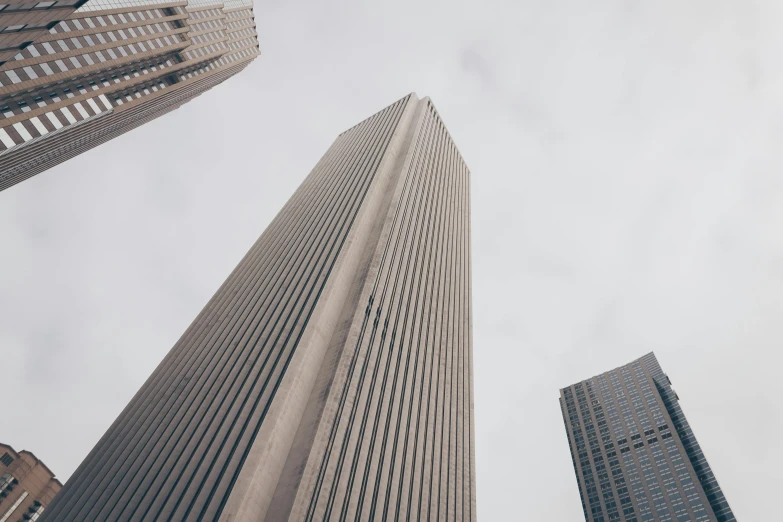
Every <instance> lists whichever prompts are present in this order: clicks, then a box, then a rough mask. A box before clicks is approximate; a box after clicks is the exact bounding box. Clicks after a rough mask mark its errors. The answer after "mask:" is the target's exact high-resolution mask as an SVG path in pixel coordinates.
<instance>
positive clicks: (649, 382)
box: [560, 353, 736, 522]
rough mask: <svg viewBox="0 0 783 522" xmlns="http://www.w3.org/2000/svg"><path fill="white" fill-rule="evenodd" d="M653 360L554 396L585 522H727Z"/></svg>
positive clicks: (726, 510)
mask: <svg viewBox="0 0 783 522" xmlns="http://www.w3.org/2000/svg"><path fill="white" fill-rule="evenodd" d="M679 400H680V398H679V397H678V396H677V394H676V393H675V392H674V390H673V389H672V387H671V381H670V380H669V377H668V376H667V375H666V374H664V373H663V370H662V369H661V367H660V365H659V364H658V360H657V359H656V358H655V355H654V354H652V353H649V354H647V355H645V356H644V357H642V358H641V359H637V360H635V361H633V362H632V363H630V364H626V365H625V366H621V367H619V368H617V369H615V370H611V371H608V372H606V373H603V374H601V375H598V376H596V377H593V378H592V379H587V380H586V381H582V382H580V383H578V384H574V385H573V386H569V387H568V388H563V389H562V390H560V407H561V409H562V411H563V419H564V421H565V426H566V432H567V433H568V444H569V446H570V447H571V458H572V460H573V463H574V469H575V471H576V479H577V482H578V484H579V495H580V496H581V497H582V509H583V510H584V514H585V520H587V521H588V522H608V521H610V520H618V521H625V522H637V521H638V522H647V521H656V522H659V521H660V522H686V521H691V522H708V521H709V522H733V521H734V520H736V519H735V518H734V514H733V513H732V511H731V508H730V507H729V504H728V502H727V501H726V498H725V497H724V496H723V491H721V488H720V486H719V485H718V481H717V480H716V479H715V475H714V474H713V473H712V470H711V469H710V465H709V464H708V463H707V459H706V458H705V457H704V453H702V451H701V448H700V447H699V443H698V442H697V441H696V437H695V436H694V435H693V432H692V431H691V428H690V426H689V425H688V420H687V419H686V418H685V414H683V412H682V409H681V408H680V404H679V402H678V401H679Z"/></svg>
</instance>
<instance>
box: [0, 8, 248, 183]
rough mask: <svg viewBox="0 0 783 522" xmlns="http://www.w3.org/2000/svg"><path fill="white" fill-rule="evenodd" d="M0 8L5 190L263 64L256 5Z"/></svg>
mask: <svg viewBox="0 0 783 522" xmlns="http://www.w3.org/2000/svg"><path fill="white" fill-rule="evenodd" d="M17 1H18V2H19V3H15V4H7V5H0V190H3V189H5V188H8V187H10V186H11V185H14V184H16V183H19V182H20V181H22V180H24V179H26V178H29V177H30V176H33V175H35V174H37V173H40V172H42V171H44V170H46V169H47V168H49V167H51V166H53V165H56V164H58V163H61V162H63V161H65V160H67V159H69V158H71V157H73V156H76V155H78V154H80V153H82V152H84V151H86V150H89V149H91V148H92V147H95V146H96V145H99V144H101V143H103V142H105V141H108V140H110V139H111V138H113V137H115V136H118V135H119V134H122V133H124V132H127V131H129V130H131V129H134V128H136V127H138V126H139V125H142V124H144V123H146V122H148V121H150V120H152V119H154V118H157V117H158V116H161V115H163V114H165V113H167V112H169V111H171V110H173V109H176V108H177V107H179V106H180V105H182V104H183V103H186V102H187V101H189V100H191V99H193V98H194V97H196V96H198V95H199V94H201V93H202V92H204V91H206V90H208V89H210V88H211V87H214V86H215V85H217V84H219V83H220V82H222V81H224V80H225V79H227V78H229V77H230V76H233V75H234V74H236V73H238V72H239V71H241V70H242V69H243V68H244V67H246V66H247V65H248V63H249V62H250V61H252V60H253V59H254V58H255V57H256V56H258V54H259V50H258V39H257V35H256V30H255V20H254V18H253V5H252V1H251V0H225V1H221V0H190V1H184V0H180V1H166V0H88V1H87V2H85V1H84V0H57V1H47V2H40V1H27V0H17Z"/></svg>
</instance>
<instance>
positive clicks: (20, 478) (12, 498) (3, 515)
mask: <svg viewBox="0 0 783 522" xmlns="http://www.w3.org/2000/svg"><path fill="white" fill-rule="evenodd" d="M62 487H63V485H62V483H61V482H60V481H59V480H58V479H56V478H55V477H54V473H52V470H50V469H49V467H48V466H46V464H44V463H43V462H42V461H41V459H39V458H38V457H36V456H35V455H34V454H33V453H32V452H31V451H27V450H22V451H18V452H17V451H16V450H14V448H13V447H11V446H9V445H8V444H3V443H0V521H2V522H16V521H17V520H21V521H24V520H37V519H38V518H39V517H40V516H41V515H42V514H43V512H44V510H45V509H46V506H48V505H49V503H50V502H51V501H52V500H53V499H54V497H55V495H57V493H59V491H60V490H61V489H62Z"/></svg>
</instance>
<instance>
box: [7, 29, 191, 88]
mask: <svg viewBox="0 0 783 522" xmlns="http://www.w3.org/2000/svg"><path fill="white" fill-rule="evenodd" d="M177 43H179V41H178V40H177V39H176V37H175V36H174V35H172V36H171V37H169V36H164V37H162V38H155V39H151V40H145V41H144V42H137V43H135V44H126V45H125V46H122V45H120V46H118V47H115V48H113V49H104V50H103V51H94V52H91V53H85V54H82V55H79V56H71V57H68V58H63V59H57V60H54V61H52V62H42V63H39V64H35V65H30V66H26V67H22V68H20V69H9V70H7V71H4V74H5V76H7V77H8V79H9V80H10V81H11V83H14V84H16V83H21V82H24V81H28V80H34V79H36V78H39V77H41V76H49V75H52V74H55V73H59V72H66V71H69V70H73V69H80V68H82V67H89V66H91V65H95V64H96V63H103V62H106V61H108V60H117V59H120V58H124V57H128V56H131V55H134V54H139V53H145V52H150V51H154V50H156V49H162V48H165V47H168V46H171V45H175V44H177ZM0 78H2V76H0ZM0 85H2V81H0Z"/></svg>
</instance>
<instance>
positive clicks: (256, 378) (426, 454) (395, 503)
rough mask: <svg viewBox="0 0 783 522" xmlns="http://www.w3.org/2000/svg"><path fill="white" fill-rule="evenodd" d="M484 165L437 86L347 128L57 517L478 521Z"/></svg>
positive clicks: (108, 440)
mask: <svg viewBox="0 0 783 522" xmlns="http://www.w3.org/2000/svg"><path fill="white" fill-rule="evenodd" d="M472 388H473V381H472V326H471V276H470V207H469V171H468V169H467V167H466V165H465V163H464V161H463V160H462V157H461V156H460V154H459V152H458V151H457V149H456V147H455V145H454V143H453V142H452V140H451V138H450V137H449V134H448V132H447V130H446V128H445V126H444V125H443V122H442V121H441V119H440V117H439V116H438V113H437V112H436V110H435V108H434V106H433V105H432V103H431V102H430V100H429V99H427V98H425V99H423V100H419V99H418V98H417V97H416V96H415V95H413V94H411V95H409V96H406V97H405V98H403V99H401V100H399V101H398V102H396V103H394V104H392V105H391V106H389V107H387V108H386V109H384V110H382V111H381V112H379V113H377V114H375V115H374V116H372V117H371V118H369V119H367V120H365V121H363V122H361V123H360V124H358V125H356V126H355V127H353V128H351V129H349V130H348V131H346V132H344V133H343V134H341V135H340V136H339V137H338V138H337V139H336V141H335V142H334V144H333V145H332V146H331V148H330V149H329V150H328V151H327V153H326V154H325V155H324V157H323V158H322V159H321V160H320V161H319V163H318V164H317V165H316V166H315V168H314V169H313V171H312V172H311V173H310V175H309V176H308V177H307V178H306V180H305V181H304V182H303V184H302V185H301V186H300V187H299V189H298V190H297V191H296V192H295V193H294V195H293V196H292V197H291V199H290V200H289V201H288V203H287V204H286V205H285V206H284V207H283V209H282V210H281V211H280V213H279V214H278V215H277V217H276V218H275V219H274V220H273V221H272V223H271V224H270V225H269V227H268V228H267V229H266V230H265V231H264V233H263V234H262V235H261V237H260V238H259V239H258V241H257V242H256V244H255V245H254V246H253V247H252V248H251V249H250V251H249V252H248V253H247V255H246V256H245V258H244V259H243V260H242V261H241V262H240V263H239V265H238V266H237V268H236V269H235V270H234V272H233V273H232V274H231V275H230V276H229V278H228V279H227V280H226V282H225V283H224V284H223V286H221V288H220V289H219V290H218V292H217V293H216V294H215V296H214V297H213V298H212V299H211V300H210V302H209V303H208V304H207V306H206V307H205V308H204V309H203V310H202V312H201V313H200V314H199V316H198V317H197V318H196V319H195V321H194V322H193V323H192V325H191V326H190V327H189V328H188V330H187V331H186V332H185V333H184V335H183V336H182V338H181V339H180V340H179V341H178V342H177V344H176V345H175V346H174V348H173V349H172V350H171V351H170V352H169V354H168V355H167V356H166V357H165V359H164V360H163V361H162V362H161V364H160V365H159V366H158V368H157V369H156V370H155V371H154V373H153V374H152V376H151V377H150V378H149V379H148V380H147V382H146V383H145V384H144V385H143V386H142V388H141V389H140V390H139V392H138V393H137V394H136V396H135V397H134V398H133V399H132V400H131V402H130V403H129V404H128V406H127V407H126V408H125V410H124V411H123V412H122V413H121V414H120V416H119V417H118V418H117V420H116V421H115V422H114V423H113V424H112V426H111V427H110V428H109V430H108V431H107V432H106V434H105V435H104V436H103V438H102V439H101V440H100V441H99V442H98V444H97V445H96V446H95V448H94V449H93V450H92V452H91V453H90V454H89V455H88V456H87V458H86V459H85V460H84V462H83V463H82V464H81V465H80V466H79V468H78V469H77V470H76V472H75V473H74V474H73V476H72V477H71V478H70V480H68V482H67V483H66V484H65V486H64V488H63V491H62V493H61V494H60V495H58V496H57V498H56V499H55V501H54V503H53V505H52V506H50V508H49V509H47V511H46V513H45V517H44V519H45V520H46V521H47V522H49V521H72V520H91V521H99V520H102V521H130V520H176V521H179V520H194V521H195V520H199V521H200V520H210V521H212V520H222V521H231V522H238V521H259V520H269V521H273V520H274V521H281V520H288V521H320V520H402V519H410V520H421V519H430V520H459V521H470V520H475V517H476V507H475V466H474V436H473V391H472Z"/></svg>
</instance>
